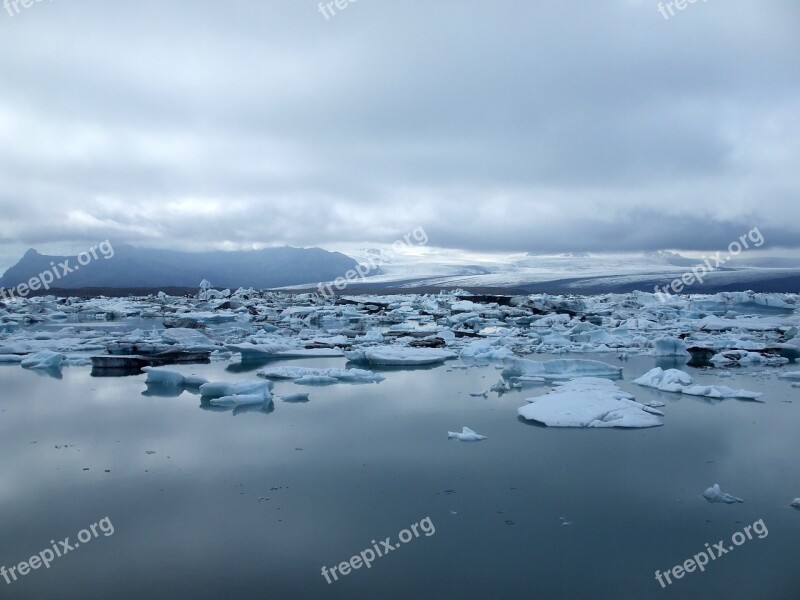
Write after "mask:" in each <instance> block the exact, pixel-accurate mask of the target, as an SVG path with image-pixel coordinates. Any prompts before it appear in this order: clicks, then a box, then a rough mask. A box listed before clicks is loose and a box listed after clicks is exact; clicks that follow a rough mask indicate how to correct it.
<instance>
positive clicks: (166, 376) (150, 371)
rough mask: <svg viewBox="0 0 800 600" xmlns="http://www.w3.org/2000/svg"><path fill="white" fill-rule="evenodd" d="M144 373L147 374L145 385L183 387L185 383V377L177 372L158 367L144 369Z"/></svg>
mask: <svg viewBox="0 0 800 600" xmlns="http://www.w3.org/2000/svg"><path fill="white" fill-rule="evenodd" d="M142 371H144V372H145V373H147V379H146V380H145V383H147V384H149V385H163V386H174V387H178V386H182V385H183V382H184V377H183V375H182V374H181V373H178V372H177V371H170V370H168V369H161V368H158V367H142Z"/></svg>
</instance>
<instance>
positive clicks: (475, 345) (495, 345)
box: [461, 337, 514, 361]
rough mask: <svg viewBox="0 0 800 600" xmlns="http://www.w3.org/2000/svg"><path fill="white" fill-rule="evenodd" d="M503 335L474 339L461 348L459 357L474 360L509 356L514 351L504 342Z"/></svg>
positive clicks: (494, 359) (511, 355)
mask: <svg viewBox="0 0 800 600" xmlns="http://www.w3.org/2000/svg"><path fill="white" fill-rule="evenodd" d="M506 343H507V340H506V338H505V337H500V338H496V339H490V340H475V341H473V342H470V343H469V344H467V345H466V346H465V347H464V348H462V350H461V359H462V360H464V359H472V360H475V361H482V360H483V361H502V360H504V359H506V358H511V357H513V356H514V353H513V352H512V351H511V349H510V348H508V347H507V346H506V345H505V344H506Z"/></svg>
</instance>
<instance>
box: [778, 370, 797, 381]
mask: <svg viewBox="0 0 800 600" xmlns="http://www.w3.org/2000/svg"><path fill="white" fill-rule="evenodd" d="M778 377H779V378H780V379H797V380H798V381H800V371H790V372H788V373H778Z"/></svg>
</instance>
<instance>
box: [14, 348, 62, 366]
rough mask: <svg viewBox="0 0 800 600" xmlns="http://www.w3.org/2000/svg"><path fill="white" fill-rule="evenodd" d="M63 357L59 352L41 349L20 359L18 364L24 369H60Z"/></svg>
mask: <svg viewBox="0 0 800 600" xmlns="http://www.w3.org/2000/svg"><path fill="white" fill-rule="evenodd" d="M65 358H66V356H64V355H63V354H61V353H59V352H52V351H50V350H42V351H41V352H37V353H36V354H32V355H30V356H27V357H25V358H24V359H22V361H21V362H20V365H21V366H22V368H24V369H60V368H61V365H62V363H63V362H64V359H65Z"/></svg>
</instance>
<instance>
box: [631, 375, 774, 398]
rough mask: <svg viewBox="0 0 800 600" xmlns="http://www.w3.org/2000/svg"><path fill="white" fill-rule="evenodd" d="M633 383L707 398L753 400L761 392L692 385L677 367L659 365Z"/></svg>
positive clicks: (720, 386)
mask: <svg viewBox="0 0 800 600" xmlns="http://www.w3.org/2000/svg"><path fill="white" fill-rule="evenodd" d="M633 383H635V384H636V385H641V386H643V387H650V388H655V389H657V390H660V391H662V392H674V393H681V394H686V395H688V396H705V397H707V398H719V399H722V398H741V399H744V400H755V399H756V398H759V397H761V396H762V395H763V394H762V393H761V392H751V391H749V390H743V389H739V390H734V389H733V388H730V387H727V386H724V385H693V384H692V376H691V375H689V374H688V373H687V372H685V371H681V370H679V369H667V370H666V371H664V370H663V369H661V367H656V368H655V369H650V370H649V371H648V372H647V373H645V374H644V375H642V376H641V377H639V378H638V379H634V380H633Z"/></svg>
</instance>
